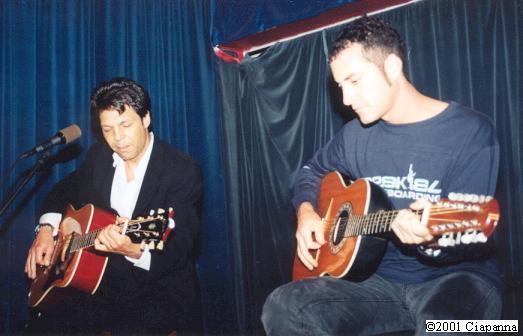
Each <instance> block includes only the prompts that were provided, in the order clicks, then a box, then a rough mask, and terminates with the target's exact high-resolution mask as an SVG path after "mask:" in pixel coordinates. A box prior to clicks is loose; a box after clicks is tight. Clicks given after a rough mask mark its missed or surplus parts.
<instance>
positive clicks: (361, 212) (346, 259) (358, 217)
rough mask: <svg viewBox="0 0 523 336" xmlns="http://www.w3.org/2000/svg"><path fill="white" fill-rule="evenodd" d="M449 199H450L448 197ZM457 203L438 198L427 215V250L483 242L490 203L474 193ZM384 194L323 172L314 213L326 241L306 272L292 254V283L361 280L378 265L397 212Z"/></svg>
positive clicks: (495, 210)
mask: <svg viewBox="0 0 523 336" xmlns="http://www.w3.org/2000/svg"><path fill="white" fill-rule="evenodd" d="M449 196H451V195H449ZM452 196H453V198H456V199H457V200H453V201H451V200H448V199H442V200H440V201H439V202H438V203H435V204H433V206H432V207H431V208H430V210H429V211H426V212H425V213H423V211H414V212H415V213H417V214H418V215H419V216H420V218H421V216H427V219H428V222H427V226H428V229H429V231H430V233H431V235H433V236H434V237H435V239H434V240H433V241H431V242H429V243H428V244H427V248H433V249H435V248H440V247H448V246H455V245H458V244H470V243H484V242H486V241H487V239H488V237H489V236H490V235H491V234H492V232H493V231H494V229H495V227H496V226H497V224H498V220H499V206H498V203H497V201H496V200H495V199H493V198H491V197H484V196H478V195H462V194H452ZM391 208H392V207H391V204H390V201H389V199H388V196H387V195H386V193H385V191H383V189H381V188H380V187H379V186H378V185H376V184H374V183H372V182H370V181H368V180H365V179H358V180H356V181H354V182H353V183H352V184H350V185H347V184H346V183H345V181H344V179H343V177H342V176H341V175H340V174H339V173H338V172H331V173H329V174H327V175H326V176H325V177H324V178H323V180H322V182H321V185H320V191H319V215H320V217H321V218H322V221H323V225H324V237H325V241H326V243H325V244H324V245H322V246H321V247H320V248H319V249H317V250H310V252H311V253H312V255H313V256H314V257H315V258H316V261H317V262H318V267H316V268H314V269H313V270H312V271H310V270H309V269H307V267H305V265H304V264H303V263H302V262H301V260H300V259H299V258H298V256H297V255H296V256H295V258H294V268H293V280H299V279H303V278H306V277H311V276H323V275H329V276H333V277H336V278H344V279H347V280H353V281H361V280H364V279H366V278H367V277H369V276H370V275H371V274H372V273H374V271H375V270H376V268H377V267H378V265H379V263H380V261H381V258H382V257H383V255H384V253H385V249H386V246H387V242H388V239H387V234H388V233H389V232H390V231H391V228H390V224H391V223H392V222H393V220H394V219H395V218H396V216H397V214H398V212H399V210H392V209H391Z"/></svg>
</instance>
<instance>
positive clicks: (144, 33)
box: [0, 0, 236, 334]
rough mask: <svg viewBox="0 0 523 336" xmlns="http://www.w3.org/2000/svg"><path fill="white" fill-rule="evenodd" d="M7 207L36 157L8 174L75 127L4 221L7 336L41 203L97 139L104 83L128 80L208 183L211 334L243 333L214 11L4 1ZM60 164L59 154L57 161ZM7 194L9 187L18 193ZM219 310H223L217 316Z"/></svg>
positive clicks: (2, 108) (82, 0)
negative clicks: (233, 273) (94, 104)
mask: <svg viewBox="0 0 523 336" xmlns="http://www.w3.org/2000/svg"><path fill="white" fill-rule="evenodd" d="M0 18H1V21H0V36H1V39H0V127H1V129H2V131H3V132H2V134H1V135H0V137H1V143H0V157H1V159H2V160H1V161H0V167H1V171H0V173H1V176H0V178H1V179H0V183H1V187H2V188H1V199H2V200H4V199H5V198H6V197H7V196H8V195H10V192H11V191H12V186H13V185H15V184H16V183H15V181H16V180H17V179H18V178H19V177H20V176H22V173H23V172H24V171H26V170H27V169H29V168H30V167H31V166H32V165H33V164H34V163H35V158H31V159H27V160H25V161H24V162H20V163H17V164H16V165H15V169H14V171H13V172H12V173H10V172H9V167H10V166H11V165H12V164H14V163H15V160H16V157H17V156H18V155H20V154H21V153H22V152H23V151H25V150H27V149H30V148H32V147H33V146H34V145H36V144H37V143H39V142H41V141H43V140H45V139H46V138H48V137H50V136H52V135H53V134H55V133H56V132H57V131H58V130H59V129H62V128H64V127H65V126H67V125H69V124H73V123H76V124H78V125H79V126H80V127H81V129H82V131H83V135H82V137H81V139H80V140H79V141H77V142H76V143H75V144H72V145H71V146H64V147H62V150H60V151H58V150H56V149H55V150H53V152H52V153H53V160H52V163H53V165H52V166H49V167H47V169H45V170H44V171H41V172H39V173H38V174H37V175H36V176H35V177H34V178H33V179H32V180H31V182H30V183H29V184H28V186H27V187H26V188H24V191H23V193H22V195H20V196H19V197H18V198H17V199H16V201H15V203H14V204H13V205H12V206H11V208H10V209H9V211H8V212H7V213H6V214H5V216H3V217H1V218H0V227H1V231H0V251H1V252H2V255H3V258H4V260H5V261H4V262H2V263H0V297H1V299H0V333H7V334H9V333H15V332H17V331H19V330H21V328H22V327H23V323H24V321H25V320H26V319H27V317H28V312H27V285H28V283H27V280H26V277H25V274H24V273H23V269H24V264H25V258H26V255H27V251H28V249H29V246H30V244H31V242H32V239H33V237H34V232H33V229H34V225H35V224H36V221H37V218H35V215H36V213H37V209H38V205H39V204H40V201H41V199H42V196H43V195H45V193H46V192H47V191H48V190H49V189H50V187H51V186H52V184H54V183H55V182H56V181H58V179H60V178H61V177H63V176H64V175H65V174H67V173H69V172H70V171H72V170H73V169H74V168H75V167H77V166H78V164H79V163H80V162H81V161H82V159H83V155H84V154H85V152H86V150H87V148H88V147H89V146H90V145H91V144H92V143H93V142H94V141H95V137H94V136H93V135H92V133H91V131H90V122H89V95H90V91H91V89H92V88H93V87H94V86H95V85H96V84H98V83H99V82H101V81H102V80H106V79H109V78H111V77H113V76H128V77H131V78H133V79H135V80H137V81H138V82H139V83H141V84H142V85H143V86H144V87H145V88H146V89H147V90H148V91H149V93H150V94H151V98H152V116H153V125H154V132H155V134H156V135H157V136H159V137H161V138H163V139H165V140H166V141H167V142H169V143H171V144H173V145H175V146H177V147H179V148H180V149H182V150H184V151H186V152H188V153H189V154H190V155H191V156H192V157H193V158H195V159H196V161H198V162H199V163H200V165H201V166H202V169H203V174H204V183H205V185H204V199H205V200H204V209H205V210H204V213H203V218H202V242H201V254H200V258H199V260H198V273H199V275H200V278H201V285H202V301H203V306H204V310H205V311H204V315H205V317H206V321H205V322H206V326H205V327H206V330H207V331H208V332H210V333H216V332H220V331H222V330H225V331H232V330H235V328H236V327H235V321H233V320H231V319H230V318H229V316H231V315H234V313H233V312H234V309H235V307H234V306H233V305H231V304H230V302H231V300H230V299H229V297H230V296H232V284H231V277H230V271H229V270H230V265H229V251H228V249H227V244H228V242H227V239H228V234H227V232H228V231H227V226H226V222H227V214H226V211H225V199H224V189H223V173H222V171H221V157H220V147H219V145H220V142H219V126H218V123H219V115H218V112H217V108H218V107H217V96H216V87H215V71H214V63H213V62H212V57H213V56H212V55H213V52H212V47H211V43H210V28H209V27H210V21H211V19H210V3H209V2H208V1H192V0H180V1H171V0H158V1H148V0H112V1H91V0H78V1H69V0H57V1H45V0H35V1H22V0H6V1H0ZM54 154H60V155H54ZM10 188H11V189H10ZM215 309H216V310H215Z"/></svg>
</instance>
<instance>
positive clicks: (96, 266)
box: [29, 204, 174, 308]
mask: <svg viewBox="0 0 523 336" xmlns="http://www.w3.org/2000/svg"><path fill="white" fill-rule="evenodd" d="M168 217H169V220H168V219H167V218H165V213H164V211H163V210H161V209H160V210H159V211H158V213H157V214H156V215H155V216H153V215H150V216H149V217H147V218H138V219H134V220H130V221H128V223H127V224H125V223H116V215H115V214H112V213H109V212H106V211H103V210H101V209H98V208H95V207H94V206H93V205H92V204H88V205H85V206H84V207H82V208H81V209H79V210H75V209H74V208H73V207H72V206H69V207H68V208H67V210H66V212H65V214H64V218H63V220H62V222H61V223H60V227H59V231H58V236H57V239H56V241H55V247H54V250H53V254H52V256H51V261H50V264H49V266H40V267H39V268H38V269H37V273H36V278H35V279H34V280H33V281H32V283H31V286H30V290H29V306H31V307H37V306H38V307H39V308H42V307H43V308H46V307H48V306H50V305H52V304H56V303H58V302H59V301H61V300H62V299H63V297H64V295H69V291H70V290H71V289H74V290H80V291H83V292H87V293H90V294H94V293H95V292H96V290H97V289H98V286H99V285H100V282H101V281H102V277H103V274H104V271H105V267H106V265H107V259H108V257H107V255H106V254H103V253H100V252H97V251H95V250H94V241H95V239H96V237H97V236H98V233H99V232H100V231H101V230H102V229H103V228H104V227H106V226H108V225H110V224H116V225H117V226H119V227H120V228H121V229H122V230H124V229H125V232H123V233H125V235H127V236H129V238H131V241H132V242H133V243H142V244H147V246H148V247H149V249H150V250H154V249H156V250H162V249H163V247H164V243H165V241H166V240H167V238H168V236H169V234H170V232H171V229H172V228H173V227H174V221H173V220H172V217H173V211H172V209H169V213H168Z"/></svg>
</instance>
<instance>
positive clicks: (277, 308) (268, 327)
mask: <svg viewBox="0 0 523 336" xmlns="http://www.w3.org/2000/svg"><path fill="white" fill-rule="evenodd" d="M286 292H287V290H286V289H285V286H282V287H278V288H276V289H275V290H274V291H273V292H272V293H271V294H269V296H268V297H267V299H266V300H265V304H264V305H263V311H262V316H261V321H262V324H263V327H264V329H265V332H266V333H267V334H273V332H274V331H275V330H281V328H282V323H283V321H282V320H283V319H285V318H288V312H287V310H288V308H289V306H288V305H287V304H286V302H285V300H286V299H285V298H286V297H287V296H288V294H286Z"/></svg>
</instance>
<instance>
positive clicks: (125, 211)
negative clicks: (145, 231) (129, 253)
mask: <svg viewBox="0 0 523 336" xmlns="http://www.w3.org/2000/svg"><path fill="white" fill-rule="evenodd" d="M153 144H154V134H153V133H152V132H150V133H149V146H148V147H147V149H146V151H145V153H144V156H143V157H142V159H141V160H140V162H139V163H138V166H137V167H136V168H135V170H134V179H133V180H131V181H127V174H126V172H125V161H124V160H123V159H122V158H121V157H120V156H119V155H118V154H116V153H113V167H115V170H114V177H113V184H112V187H111V208H113V209H114V210H116V211H117V212H118V214H119V215H120V216H121V217H127V218H131V216H132V214H133V212H134V208H135V206H136V201H137V200H138V195H139V194H140V189H141V187H142V183H143V179H144V176H145V171H146V170H147V165H148V164H149V160H150V158H151V153H152V149H153ZM61 220H62V214H60V213H45V214H43V215H42V216H41V217H40V220H39V223H41V224H42V223H49V224H51V225H52V226H53V235H57V234H58V227H59V225H60V221H61ZM125 258H126V259H127V260H129V261H131V262H132V263H133V264H134V265H135V266H137V267H140V268H143V269H145V270H149V269H150V266H151V252H150V251H149V248H148V247H147V246H146V247H145V250H144V251H143V252H142V256H141V257H140V258H139V259H135V258H130V257H125Z"/></svg>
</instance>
